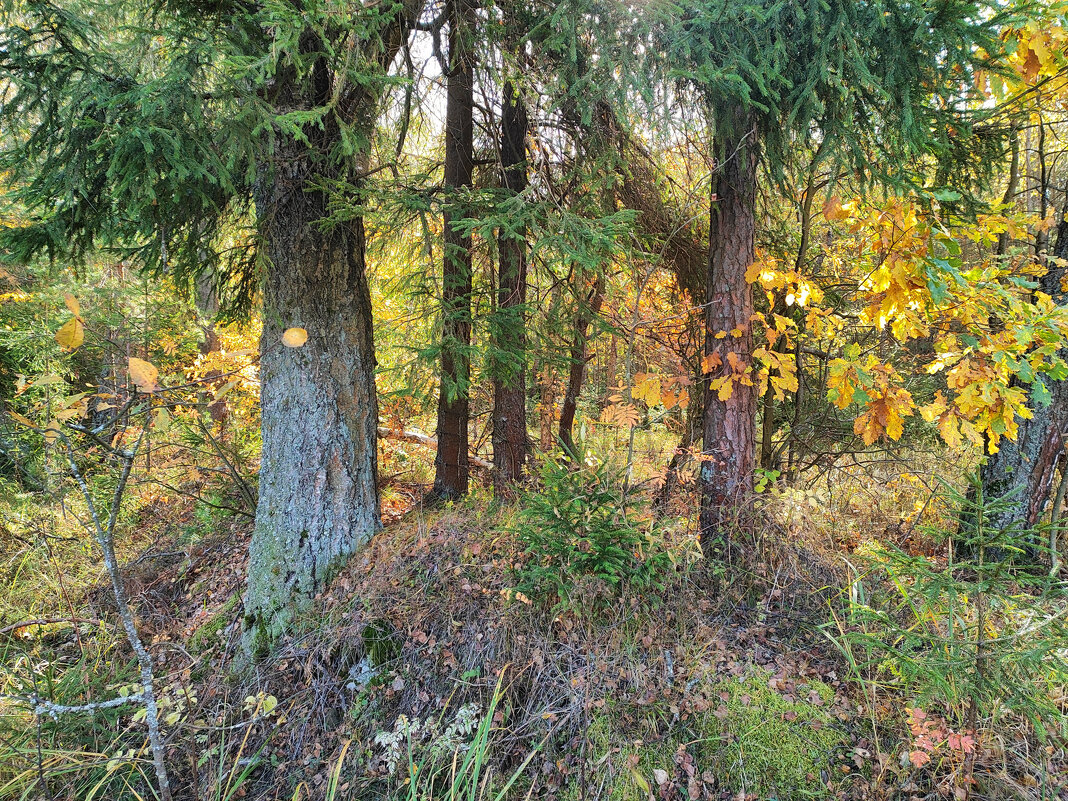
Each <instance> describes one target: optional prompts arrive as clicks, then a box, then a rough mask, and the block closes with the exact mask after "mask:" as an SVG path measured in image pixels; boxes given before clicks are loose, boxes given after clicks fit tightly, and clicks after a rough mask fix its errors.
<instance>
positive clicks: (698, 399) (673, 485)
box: [653, 368, 704, 520]
mask: <svg viewBox="0 0 1068 801" xmlns="http://www.w3.org/2000/svg"><path fill="white" fill-rule="evenodd" d="M697 372H698V375H697V381H695V382H694V383H693V384H691V385H690V386H689V387H688V388H687V392H688V393H689V396H690V400H689V403H688V404H687V405H686V423H685V425H686V428H685V430H684V431H683V432H682V437H681V438H680V439H679V446H678V447H677V448H675V452H674V453H673V454H671V459H670V460H669V461H668V465H667V471H666V472H665V473H664V483H663V485H661V487H660V489H659V490H657V492H656V495H654V496H653V516H654V517H655V518H656V519H657V520H659V519H660V518H662V517H663V516H664V515H665V514H666V513H667V508H668V504H669V503H670V502H671V496H672V495H673V494H674V493H675V490H676V489H677V488H678V486H679V483H680V482H681V480H682V471H683V470H685V469H686V466H687V465H688V464H689V463H690V459H692V458H693V454H692V450H693V447H694V446H695V445H697V444H698V443H699V442H700V441H701V433H702V429H703V428H704V412H703V410H702V408H701V406H702V404H703V402H704V398H703V397H702V395H703V394H704V393H703V390H702V385H701V375H700V368H698V369H697Z"/></svg>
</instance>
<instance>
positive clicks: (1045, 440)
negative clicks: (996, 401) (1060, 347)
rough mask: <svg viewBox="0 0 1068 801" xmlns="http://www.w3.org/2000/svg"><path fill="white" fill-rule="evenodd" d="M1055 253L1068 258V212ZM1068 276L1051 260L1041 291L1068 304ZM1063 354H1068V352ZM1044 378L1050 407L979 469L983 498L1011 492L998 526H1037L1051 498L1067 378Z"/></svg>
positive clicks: (1066, 438)
mask: <svg viewBox="0 0 1068 801" xmlns="http://www.w3.org/2000/svg"><path fill="white" fill-rule="evenodd" d="M1053 256H1054V258H1055V259H1068V210H1066V212H1065V214H1062V217H1061V222H1060V225H1059V226H1058V228H1057V243H1056V248H1055V249H1054V252H1053ZM1064 274H1065V268H1064V267H1063V266H1060V267H1058V266H1057V262H1052V263H1051V265H1050V270H1049V272H1048V273H1046V275H1044V276H1043V277H1042V278H1041V279H1040V281H1039V284H1040V288H1041V290H1042V291H1043V292H1045V293H1047V294H1048V295H1050V297H1052V298H1053V301H1054V303H1056V304H1057V305H1063V304H1064V303H1066V302H1068V293H1065V292H1064V291H1063V283H1062V281H1063V278H1064ZM1061 355H1062V357H1064V358H1068V354H1061ZM1045 381H1046V383H1047V387H1048V388H1049V391H1050V394H1051V395H1052V398H1051V400H1050V403H1049V405H1047V406H1038V405H1037V404H1034V408H1033V412H1034V416H1033V417H1032V418H1031V419H1030V420H1022V419H1021V420H1018V421H1017V422H1018V424H1019V430H1018V432H1017V437H1016V441H1015V442H1012V441H1010V440H1008V439H1006V438H1003V439H1002V440H1001V442H1000V446H1001V447H1000V448H999V449H998V452H997V453H994V454H991V455H990V456H988V457H987V460H986V462H985V463H984V464H983V466H982V467H981V468H980V473H979V475H980V479H981V481H982V485H983V495H984V496H986V497H987V498H1001V497H1004V496H1007V495H1010V494H1011V496H1012V501H1011V504H1010V506H1009V507H1008V508H1007V509H1006V510H1005V511H1004V512H1003V513H1002V514H1000V515H999V516H998V518H997V519H995V520H994V521H993V523H994V524H995V525H996V526H997V527H999V528H1003V529H1006V530H1008V529H1011V528H1017V529H1019V528H1032V527H1034V526H1036V525H1037V524H1038V523H1039V522H1040V521H1041V518H1042V513H1043V510H1044V509H1045V506H1046V503H1047V501H1049V500H1050V495H1051V493H1052V490H1053V483H1054V477H1055V474H1056V471H1057V464H1058V462H1059V461H1060V460H1061V458H1062V456H1063V454H1064V450H1065V444H1066V442H1068V381H1056V382H1052V384H1051V383H1050V380H1049V379H1048V378H1047V379H1045Z"/></svg>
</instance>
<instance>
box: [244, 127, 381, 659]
mask: <svg viewBox="0 0 1068 801" xmlns="http://www.w3.org/2000/svg"><path fill="white" fill-rule="evenodd" d="M282 150H283V151H296V152H291V153H290V152H283V154H282V158H279V159H278V161H277V162H276V167H275V174H274V176H273V178H272V179H266V178H265V179H264V184H265V185H264V186H263V187H261V192H262V197H261V198H259V199H258V200H257V206H258V207H259V208H267V209H270V210H271V213H269V214H267V215H265V220H266V222H265V224H264V225H263V235H264V239H265V242H266V247H267V253H268V257H269V258H270V264H271V266H270V268H269V269H268V271H267V276H266V281H265V285H264V290H263V334H262V335H261V337H260V380H261V401H260V403H261V415H262V423H261V425H262V431H263V457H262V461H261V465H260V492H259V505H258V506H257V509H256V528H255V532H254V534H253V537H252V545H251V548H250V561H249V582H248V597H247V600H246V603H245V610H246V616H247V617H246V630H247V632H248V634H249V636H250V639H249V640H248V643H249V646H250V648H251V650H252V652H253V654H257V653H261V652H262V649H263V647H264V645H266V644H267V643H269V641H271V640H274V639H275V638H277V636H278V635H279V634H280V633H281V632H282V631H283V630H284V629H285V627H286V626H287V624H288V623H289V621H290V619H291V617H292V615H293V614H294V613H296V612H299V611H301V609H303V608H304V607H305V606H306V605H307V603H308V602H309V601H310V599H312V598H313V597H314V596H315V594H316V593H317V592H318V591H319V590H320V589H321V588H322V587H323V586H324V585H325V584H326V582H328V581H329V580H330V579H331V578H332V577H333V575H334V573H335V572H336V571H337V569H338V568H339V567H340V566H341V565H342V564H343V563H344V561H345V560H346V558H347V557H348V556H349V555H350V554H352V552H353V551H355V550H356V548H358V547H359V546H360V545H362V544H363V543H365V542H366V541H367V540H368V539H370V537H371V535H372V534H373V533H374V532H375V531H376V530H377V529H378V528H379V526H380V525H381V524H380V520H379V498H378V487H377V485H376V478H377V468H378V465H377V442H378V440H377V431H376V429H377V425H378V399H377V396H376V393H375V376H374V368H375V357H374V344H373V339H372V331H371V296H370V291H369V288H368V285H367V277H366V274H365V271H364V268H365V265H364V231H363V221H362V220H361V219H359V218H357V219H356V220H354V221H352V222H348V223H344V224H340V225H337V226H334V227H333V228H331V229H329V230H325V231H324V230H322V229H321V228H320V221H321V220H322V219H323V218H324V217H325V216H326V215H327V210H326V202H327V198H326V196H325V194H324V193H323V192H321V191H318V190H309V189H308V188H307V184H308V183H309V181H310V180H313V179H314V178H315V177H316V176H315V174H314V171H313V166H312V165H311V164H310V163H309V161H308V159H307V158H302V156H301V153H300V152H299V151H300V148H299V147H297V146H293V145H289V144H287V145H284V146H283V147H282ZM287 155H289V156H290V157H289V158H286V157H285V156H287ZM290 327H300V328H303V329H305V330H306V331H307V332H308V341H307V342H306V343H305V344H304V346H303V347H300V348H288V347H285V346H283V345H282V344H281V337H282V333H283V332H284V331H285V330H286V329H287V328H290Z"/></svg>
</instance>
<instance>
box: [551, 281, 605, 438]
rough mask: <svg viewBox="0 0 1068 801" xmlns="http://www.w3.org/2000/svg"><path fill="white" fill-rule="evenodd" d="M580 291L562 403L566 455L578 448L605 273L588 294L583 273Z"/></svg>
mask: <svg viewBox="0 0 1068 801" xmlns="http://www.w3.org/2000/svg"><path fill="white" fill-rule="evenodd" d="M576 281H577V283H578V286H577V289H578V291H577V292H576V293H575V294H576V297H577V298H578V304H579V305H578V310H577V311H576V312H575V337H574V340H573V341H572V343H571V368H570V369H569V371H568V376H567V392H566V393H564V403H563V405H562V406H561V407H560V443H561V444H562V445H563V447H564V456H572V455H574V452H575V440H574V432H573V429H574V427H575V412H576V411H577V410H578V401H579V395H580V393H581V392H582V379H583V376H584V375H585V373H586V361H587V352H586V351H587V346H588V344H589V339H590V324H591V323H592V322H593V320H594V318H595V317H596V316H597V315H598V314H599V313H600V311H601V301H602V300H604V274H603V273H598V275H597V280H596V281H594V283H593V288H592V289H591V290H590V291H589V294H588V295H587V294H586V292H585V286H584V284H585V282H584V281H583V277H582V273H581V272H580V273H578V275H577V277H576Z"/></svg>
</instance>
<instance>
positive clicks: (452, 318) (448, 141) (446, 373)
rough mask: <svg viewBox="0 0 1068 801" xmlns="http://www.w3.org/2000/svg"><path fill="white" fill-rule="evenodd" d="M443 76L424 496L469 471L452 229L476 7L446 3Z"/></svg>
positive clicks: (467, 261) (462, 276)
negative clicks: (431, 414)
mask: <svg viewBox="0 0 1068 801" xmlns="http://www.w3.org/2000/svg"><path fill="white" fill-rule="evenodd" d="M447 11H448V15H449V74H448V79H447V80H448V87H447V90H446V101H445V102H446V105H445V190H446V192H447V193H449V197H448V200H447V203H446V206H445V213H444V228H445V232H444V245H445V246H444V248H443V254H444V255H443V259H442V270H441V305H442V310H441V313H442V333H441V382H440V387H439V390H438V422H437V440H438V451H437V456H436V457H435V459H434V487H433V489H432V490H431V491H430V499H431V500H435V501H442V500H452V499H455V498H459V497H461V496H462V495H466V494H467V484H468V479H469V474H470V463H469V460H468V458H467V455H468V437H469V433H468V424H469V422H470V414H471V413H470V399H469V395H468V393H469V391H470V387H471V358H470V353H469V351H470V348H471V237H470V236H465V235H464V234H463V233H461V232H460V231H457V230H455V229H454V228H453V222H454V221H456V220H461V219H464V218H466V217H468V216H469V214H468V210H467V203H466V198H464V199H462V200H461V199H460V197H458V193H459V194H461V195H462V194H463V193H465V192H466V191H467V190H468V189H470V188H471V177H472V171H473V169H474V115H473V110H474V65H473V63H474V56H473V53H472V37H473V35H474V24H475V6H474V3H473V2H469V0H450V2H449V3H448V5H447Z"/></svg>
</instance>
